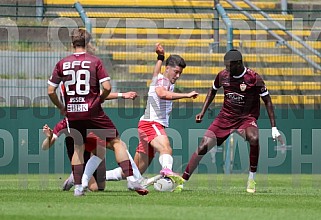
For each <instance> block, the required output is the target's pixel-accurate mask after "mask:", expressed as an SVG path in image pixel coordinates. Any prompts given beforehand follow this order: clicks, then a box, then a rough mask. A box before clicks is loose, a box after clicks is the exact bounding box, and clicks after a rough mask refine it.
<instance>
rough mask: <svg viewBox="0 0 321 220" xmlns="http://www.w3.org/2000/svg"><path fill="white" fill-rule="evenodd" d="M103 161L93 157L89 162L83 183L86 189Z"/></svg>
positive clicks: (83, 176)
mask: <svg viewBox="0 0 321 220" xmlns="http://www.w3.org/2000/svg"><path fill="white" fill-rule="evenodd" d="M101 161H102V159H100V158H99V157H97V156H95V155H93V156H92V157H91V158H90V159H89V160H88V162H87V164H86V167H85V171H84V174H83V175H82V179H81V183H82V186H83V187H84V188H87V187H88V182H89V180H90V179H91V177H92V176H93V174H94V172H95V170H96V169H97V167H98V166H99V164H100V163H101Z"/></svg>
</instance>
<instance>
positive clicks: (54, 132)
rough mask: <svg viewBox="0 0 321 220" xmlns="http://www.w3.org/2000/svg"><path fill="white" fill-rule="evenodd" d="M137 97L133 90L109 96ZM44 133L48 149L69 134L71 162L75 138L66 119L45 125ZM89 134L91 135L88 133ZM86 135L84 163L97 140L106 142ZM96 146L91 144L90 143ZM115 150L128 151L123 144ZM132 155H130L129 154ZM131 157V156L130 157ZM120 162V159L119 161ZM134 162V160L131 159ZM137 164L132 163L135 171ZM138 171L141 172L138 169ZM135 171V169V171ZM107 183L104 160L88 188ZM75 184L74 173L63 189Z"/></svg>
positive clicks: (102, 143) (67, 140) (67, 145)
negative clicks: (72, 136) (70, 134)
mask: <svg viewBox="0 0 321 220" xmlns="http://www.w3.org/2000/svg"><path fill="white" fill-rule="evenodd" d="M136 97H137V93H136V92H133V91H129V92H125V93H110V94H109V95H108V97H107V99H108V100H111V99H117V98H123V99H135V98H136ZM42 130H43V133H44V134H45V135H46V138H45V139H44V141H43V143H42V146H41V148H42V149H43V150H48V149H49V148H50V147H51V146H52V145H53V144H54V143H55V142H56V140H57V139H58V138H59V136H60V135H62V134H65V135H67V136H66V138H65V144H66V149H67V154H68V158H69V160H70V162H71V160H72V156H73V153H74V141H73V139H72V138H71V137H70V136H68V131H67V125H66V120H65V119H63V120H61V121H59V122H58V123H57V124H56V125H55V127H54V128H53V129H51V128H50V127H49V126H48V125H47V124H46V125H44V126H43V129H42ZM88 136H89V135H88ZM88 136H87V137H86V143H85V152H84V163H85V164H86V163H87V161H88V160H89V158H90V156H91V153H90V152H91V151H92V149H95V147H96V142H97V141H98V142H99V145H100V146H105V145H106V142H105V141H102V140H96V138H92V139H94V140H89V141H88V138H90V137H88ZM91 144H92V145H94V146H90V145H91ZM111 150H114V151H115V154H122V153H123V152H124V151H127V149H126V148H124V146H123V145H121V148H120V149H113V148H112V149H111ZM129 156H130V155H129ZM129 159H130V158H129ZM118 162H120V161H118ZM131 162H132V161H131ZM135 166H136V165H134V166H133V165H132V167H133V171H134V168H135ZM136 172H139V171H138V170H137V171H136ZM134 173H135V171H134ZM105 185H106V162H105V160H103V161H102V162H101V163H100V165H99V166H98V168H97V170H96V171H95V173H94V176H93V178H91V180H90V181H89V185H88V188H89V190H90V191H97V190H99V191H102V190H104V189H105ZM73 186H74V177H73V174H72V173H71V175H70V176H69V177H68V178H67V179H66V181H65V182H64V184H63V187H62V189H63V190H64V191H69V190H70V189H71V188H72V187H73Z"/></svg>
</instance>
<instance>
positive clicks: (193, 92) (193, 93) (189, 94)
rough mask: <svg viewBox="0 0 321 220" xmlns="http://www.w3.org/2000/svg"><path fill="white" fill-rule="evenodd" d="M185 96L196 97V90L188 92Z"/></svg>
mask: <svg viewBox="0 0 321 220" xmlns="http://www.w3.org/2000/svg"><path fill="white" fill-rule="evenodd" d="M187 96H188V98H193V99H196V98H197V96H198V92H195V91H192V92H190V93H188V94H187Z"/></svg>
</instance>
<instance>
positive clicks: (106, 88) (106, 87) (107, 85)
mask: <svg viewBox="0 0 321 220" xmlns="http://www.w3.org/2000/svg"><path fill="white" fill-rule="evenodd" d="M101 85H102V87H103V91H102V93H101V94H100V101H101V103H103V102H104V101H105V99H106V98H107V97H108V95H109V94H110V92H111V84H110V82H109V81H104V82H103V83H102V84H101Z"/></svg>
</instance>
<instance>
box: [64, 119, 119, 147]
mask: <svg viewBox="0 0 321 220" xmlns="http://www.w3.org/2000/svg"><path fill="white" fill-rule="evenodd" d="M69 126H70V129H71V132H70V135H71V136H72V137H73V139H74V141H75V144H77V145H80V144H83V143H86V142H87V140H86V137H87V135H88V134H90V133H91V132H92V133H93V134H95V136H97V138H100V139H101V140H106V142H109V141H111V140H113V139H115V138H116V137H118V135H119V133H118V131H117V129H116V127H115V125H114V124H113V122H112V121H111V120H110V118H109V117H108V116H106V115H104V116H101V117H97V118H94V119H90V120H79V121H69Z"/></svg>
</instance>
